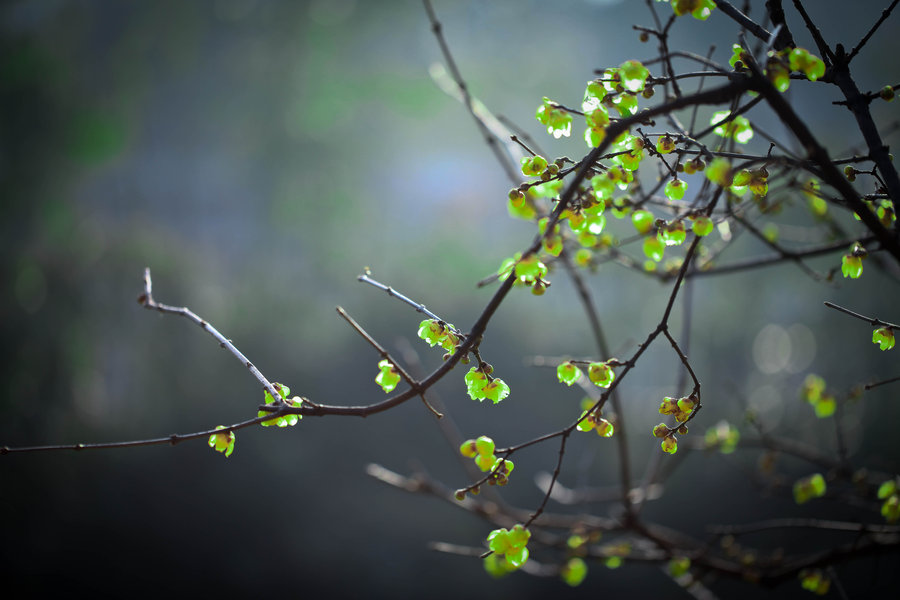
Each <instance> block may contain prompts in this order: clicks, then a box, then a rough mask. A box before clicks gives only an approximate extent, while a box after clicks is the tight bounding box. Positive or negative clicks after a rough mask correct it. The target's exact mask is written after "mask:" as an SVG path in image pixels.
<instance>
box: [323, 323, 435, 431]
mask: <svg viewBox="0 0 900 600" xmlns="http://www.w3.org/2000/svg"><path fill="white" fill-rule="evenodd" d="M337 313H338V314H339V315H340V316H341V318H343V319H344V320H345V321H347V323H349V324H350V327H352V328H353V329H354V330H355V331H356V333H358V334H359V335H360V336H362V338H363V339H364V340H366V341H367V342H369V345H370V346H372V347H373V348H375V350H377V351H378V354H379V355H380V356H381V358H382V359H384V360H387V361H388V362H390V363H391V364H392V365H393V366H394V368H395V369H397V372H398V373H399V374H400V377H402V378H403V380H404V381H405V382H406V383H408V384H409V386H410V387H411V388H412V389H414V390H416V391H418V392H419V397H420V398H422V403H423V404H425V406H426V407H427V408H428V410H430V411H431V413H432V414H433V415H434V416H436V417H437V418H438V419H440V418H442V417H443V416H444V415H442V414H441V413H440V412H438V411H437V409H435V408H434V407H433V406H432V405H431V404H430V403H429V402H428V399H427V398H426V397H425V391H424V390H421V388H420V384H419V382H418V381H416V380H415V379H414V378H413V377H412V376H411V375H410V374H409V373H407V372H406V369H404V368H403V367H402V366H401V365H400V363H399V362H398V361H397V359H395V358H394V357H392V356H391V355H390V353H388V351H387V350H385V349H384V346H382V345H381V344H379V343H378V342H377V341H375V338H373V337H372V336H371V335H369V332H367V331H366V330H365V329H363V328H362V326H361V325H360V324H359V323H357V322H356V321H355V320H354V319H353V317H351V316H350V315H348V314H347V311H345V310H344V309H343V308H341V307H340V306H338V307H337Z"/></svg>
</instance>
